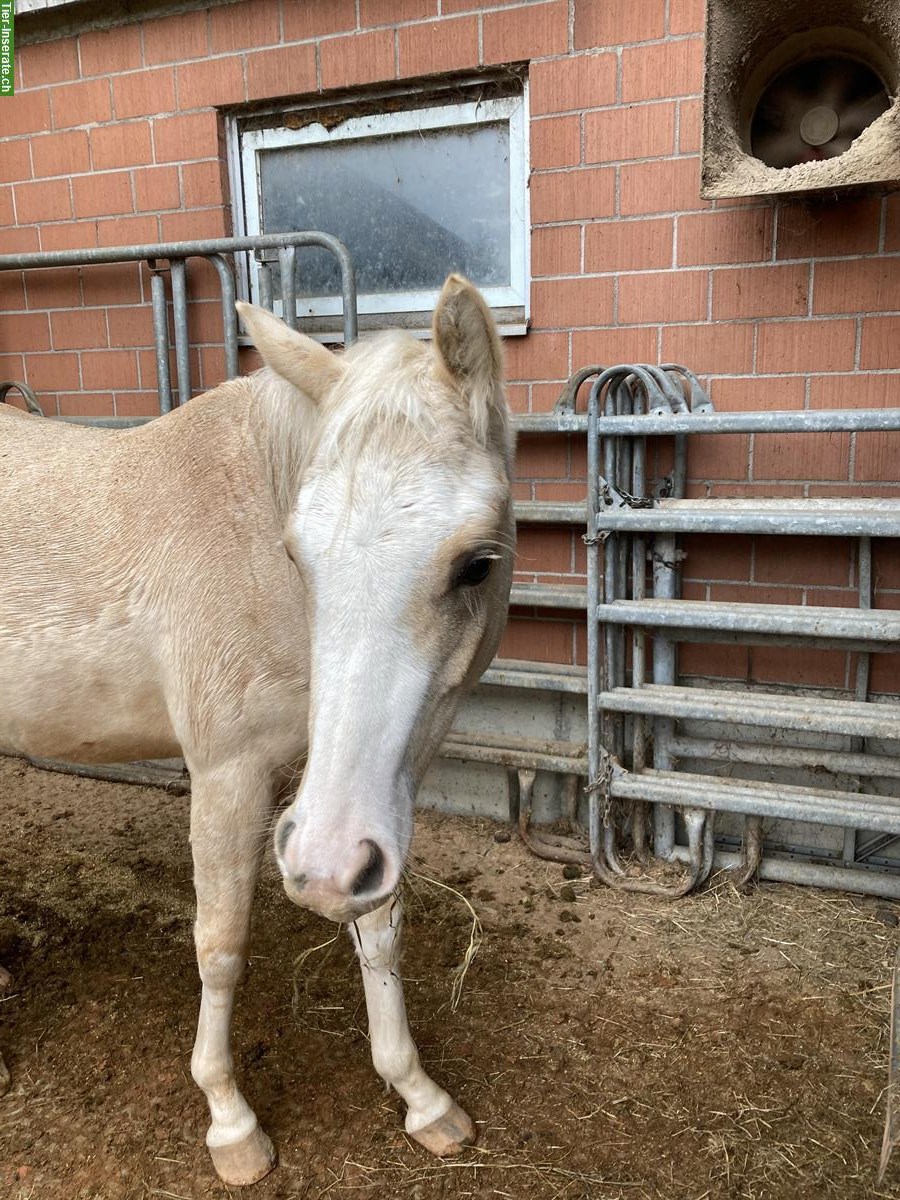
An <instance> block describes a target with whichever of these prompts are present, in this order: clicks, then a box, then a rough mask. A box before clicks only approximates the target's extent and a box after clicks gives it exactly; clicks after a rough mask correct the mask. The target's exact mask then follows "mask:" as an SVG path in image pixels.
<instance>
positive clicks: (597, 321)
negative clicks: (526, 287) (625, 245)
mask: <svg viewBox="0 0 900 1200" xmlns="http://www.w3.org/2000/svg"><path fill="white" fill-rule="evenodd" d="M612 319H613V281H612V279H611V278H610V277H608V276H607V277H604V278H597V277H594V278H591V277H588V278H581V279H553V280H536V281H535V282H534V283H533V284H532V288H531V321H532V325H533V327H534V328H535V329H574V328H577V327H578V326H585V325H609V324H610V323H611V322H612Z"/></svg>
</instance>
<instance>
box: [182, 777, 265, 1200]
mask: <svg viewBox="0 0 900 1200" xmlns="http://www.w3.org/2000/svg"><path fill="white" fill-rule="evenodd" d="M191 793H192V800H191V849H192V852H193V857H194V888H195V890H196V893H197V920H196V923H195V925H194V941H195V944H196V949H197V963H198V966H199V968H200V979H201V981H202V983H203V993H202V997H201V1000H200V1018H199V1021H198V1023H197V1038H196V1041H195V1042H194V1053H193V1056H192V1058H191V1074H192V1075H193V1077H194V1080H195V1081H196V1083H197V1084H198V1085H199V1086H200V1087H201V1088H202V1089H203V1091H204V1092H205V1093H206V1099H207V1103H208V1104H209V1112H210V1117H211V1118H212V1121H211V1124H210V1127H209V1131H208V1133H207V1135H206V1144H207V1147H208V1148H209V1152H210V1155H211V1157H212V1161H213V1166H214V1167H215V1169H216V1172H217V1173H218V1175H219V1178H220V1179H222V1180H223V1182H225V1183H227V1184H231V1185H232V1186H235V1187H239V1186H242V1185H247V1184H251V1183H255V1182H256V1181H257V1180H259V1179H262V1178H263V1176H264V1175H267V1174H268V1173H269V1171H271V1170H272V1168H273V1167H274V1166H275V1161H276V1155H275V1150H274V1148H273V1146H272V1143H271V1141H270V1140H269V1138H268V1137H267V1136H266V1134H265V1133H264V1132H263V1130H262V1129H261V1128H260V1126H259V1123H258V1121H257V1119H256V1114H255V1113H254V1112H253V1109H252V1108H251V1107H250V1105H249V1104H248V1103H247V1101H246V1100H245V1099H244V1097H243V1096H242V1095H241V1093H240V1090H239V1088H238V1086H237V1083H236V1082H235V1078H234V1062H233V1060H232V1056H231V1013H232V1008H233V1005H234V993H235V988H236V987H237V984H238V981H239V979H240V977H241V975H242V974H243V971H244V964H245V963H246V961H247V950H248V945H249V937H250V908H251V904H252V901H253V892H254V889H255V886H256V878H257V875H258V873H259V865H260V860H261V857H262V852H263V848H264V845H265V838H264V836H263V833H264V829H265V826H266V823H267V820H268V816H269V813H270V808H271V802H272V786H271V782H270V780H269V779H268V778H267V777H266V776H265V775H264V774H262V773H260V772H258V771H253V770H250V769H237V768H235V767H233V766H232V767H231V768H230V769H222V770H220V771H217V772H205V773H203V774H201V775H199V776H198V775H194V776H192V784H191Z"/></svg>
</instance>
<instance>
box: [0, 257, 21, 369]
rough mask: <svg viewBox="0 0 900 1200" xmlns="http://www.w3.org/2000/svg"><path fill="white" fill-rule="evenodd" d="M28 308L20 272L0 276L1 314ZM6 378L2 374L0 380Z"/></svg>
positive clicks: (6, 272)
mask: <svg viewBox="0 0 900 1200" xmlns="http://www.w3.org/2000/svg"><path fill="white" fill-rule="evenodd" d="M26 307H27V304H26V302H25V283H24V281H23V277H22V275H21V274H20V272H18V271H16V272H12V271H4V272H2V274H0V312H3V313H11V312H16V310H17V309H18V310H22V309H25V308H26ZM3 378H6V376H4V375H2V374H0V379H3Z"/></svg>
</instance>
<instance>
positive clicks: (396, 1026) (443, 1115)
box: [350, 897, 476, 1157]
mask: <svg viewBox="0 0 900 1200" xmlns="http://www.w3.org/2000/svg"><path fill="white" fill-rule="evenodd" d="M402 926H403V906H402V904H401V901H400V899H399V897H395V898H393V899H392V900H390V901H388V903H387V904H383V905H382V906H381V908H377V909H375V911H374V912H371V913H368V914H367V915H366V916H364V917H360V918H359V919H358V920H357V921H355V922H354V923H353V925H351V927H350V935H351V937H352V939H353V943H354V945H355V947H356V953H357V955H358V957H359V961H360V966H361V968H362V978H363V987H364V988H365V993H366V1011H367V1012H368V1016H369V1040H370V1042H371V1046H372V1062H373V1063H374V1065H375V1070H376V1071H377V1072H378V1074H379V1075H380V1076H381V1078H382V1079H383V1080H384V1081H385V1082H386V1083H387V1084H389V1085H390V1086H391V1087H394V1088H396V1090H397V1091H398V1092H399V1093H400V1095H401V1096H402V1097H403V1099H404V1100H405V1101H406V1104H407V1113H406V1132H407V1133H408V1134H409V1135H410V1137H414V1138H415V1139H416V1141H417V1142H421V1144H422V1145H423V1146H424V1147H425V1149H426V1150H430V1151H431V1153H432V1154H437V1155H440V1156H442V1157H443V1156H445V1155H448V1154H458V1153H459V1151H460V1150H461V1149H462V1147H463V1146H466V1145H470V1144H471V1143H472V1142H474V1141H475V1134H476V1131H475V1125H474V1124H473V1122H472V1120H471V1118H470V1117H469V1116H468V1115H467V1114H466V1113H464V1112H463V1110H462V1109H461V1108H460V1107H459V1105H458V1104H457V1103H456V1102H455V1101H454V1100H453V1098H452V1097H451V1096H450V1095H448V1093H447V1092H445V1091H444V1089H443V1088H440V1087H438V1085H437V1084H436V1083H435V1082H434V1080H433V1079H431V1078H429V1076H428V1075H426V1074H425V1072H424V1070H423V1069H422V1064H421V1063H420V1061H419V1052H418V1050H417V1049H416V1045H415V1042H414V1041H413V1040H412V1036H411V1034H410V1032H409V1025H408V1023H407V1020H406V1004H405V1002H404V999H403V981H402V979H401V978H400V951H401V939H402Z"/></svg>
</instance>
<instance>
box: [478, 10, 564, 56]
mask: <svg viewBox="0 0 900 1200" xmlns="http://www.w3.org/2000/svg"><path fill="white" fill-rule="evenodd" d="M482 22H483V25H482V35H481V41H482V53H483V55H484V61H485V62H486V63H500V62H517V61H519V60H520V59H522V60H525V59H530V58H544V57H546V56H547V55H549V54H565V52H566V50H567V49H568V48H569V6H568V4H567V3H565V0H553V2H552V3H550V4H531V5H529V6H528V7H527V8H516V9H510V10H501V11H499V12H488V13H485V14H484V16H483V17H482Z"/></svg>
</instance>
